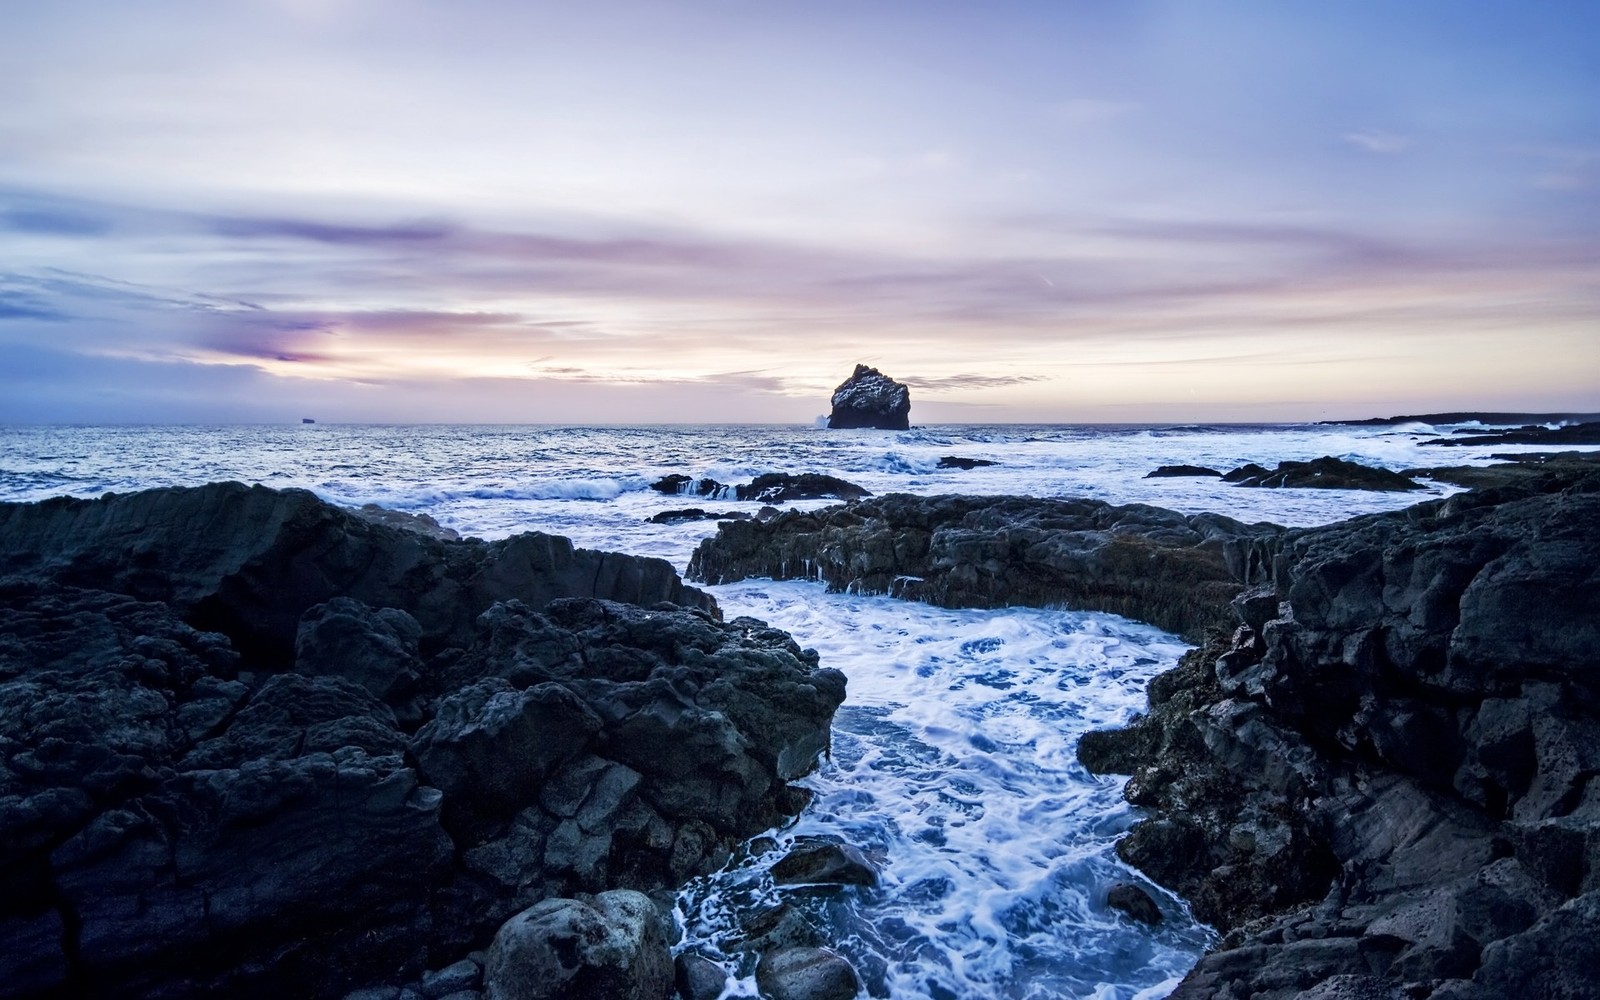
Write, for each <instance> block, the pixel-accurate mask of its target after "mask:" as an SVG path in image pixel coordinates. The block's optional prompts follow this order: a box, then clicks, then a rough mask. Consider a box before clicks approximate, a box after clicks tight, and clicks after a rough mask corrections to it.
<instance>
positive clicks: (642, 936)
mask: <svg viewBox="0 0 1600 1000" xmlns="http://www.w3.org/2000/svg"><path fill="white" fill-rule="evenodd" d="M672 971H673V970H672V954H671V952H670V951H669V950H668V948H667V928H666V921H665V920H664V919H663V918H662V916H661V913H660V911H659V910H657V909H656V905H655V904H654V903H652V902H651V901H650V897H648V896H646V895H644V894H642V893H638V892H633V891H630V890H627V889H614V890H612V891H610V892H602V893H600V894H599V895H598V896H595V897H593V899H592V901H585V900H578V899H547V900H545V901H543V902H541V903H536V904H535V905H533V906H532V907H529V908H528V909H527V910H524V911H523V912H522V913H519V914H517V916H515V917H513V918H512V919H510V920H508V921H506V923H505V925H504V926H502V927H501V928H500V930H499V932H498V933H497V934H495V937H494V943H493V944H492V945H490V946H489V958H488V962H487V963H486V965H485V967H484V972H483V985H484V995H485V997H486V998H487V1000H667V998H668V997H670V996H671V994H672V992H673V976H672Z"/></svg>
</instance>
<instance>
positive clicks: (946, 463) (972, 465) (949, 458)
mask: <svg viewBox="0 0 1600 1000" xmlns="http://www.w3.org/2000/svg"><path fill="white" fill-rule="evenodd" d="M999 464H1000V463H999V462H996V461H993V460H991V459H987V458H963V457H962V456H960V455H946V456H944V457H943V458H941V459H939V468H941V469H969V470H970V469H977V468H982V467H983V466H986V465H999Z"/></svg>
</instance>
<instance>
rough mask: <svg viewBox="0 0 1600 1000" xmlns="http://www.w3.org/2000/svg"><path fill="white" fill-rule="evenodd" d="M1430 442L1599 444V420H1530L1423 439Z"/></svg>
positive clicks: (1466, 443) (1446, 443) (1459, 444)
mask: <svg viewBox="0 0 1600 1000" xmlns="http://www.w3.org/2000/svg"><path fill="white" fill-rule="evenodd" d="M1423 444H1429V445H1454V446H1461V445H1501V444H1554V445H1572V444H1600V421H1595V420H1591V421H1587V422H1584V423H1576V424H1566V425H1564V426H1561V427H1544V426H1540V425H1538V424H1529V425H1526V426H1523V427H1517V428H1511V429H1507V430H1497V431H1491V432H1489V433H1486V434H1467V435H1464V436H1459V437H1447V438H1439V439H1438V440H1436V441H1424V442H1423Z"/></svg>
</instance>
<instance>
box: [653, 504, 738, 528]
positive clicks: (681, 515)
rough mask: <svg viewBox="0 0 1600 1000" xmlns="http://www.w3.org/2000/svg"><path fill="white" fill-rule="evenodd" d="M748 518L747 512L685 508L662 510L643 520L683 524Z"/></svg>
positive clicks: (656, 522)
mask: <svg viewBox="0 0 1600 1000" xmlns="http://www.w3.org/2000/svg"><path fill="white" fill-rule="evenodd" d="M750 516H751V515H750V513H749V512H748V511H743V510H722V511H716V510H705V509H703V508H700V507H685V508H683V509H681V510H664V511H661V512H660V513H658V514H652V515H650V516H649V517H648V518H646V519H645V520H647V521H649V522H650V523H651V524H685V523H687V522H689V521H743V520H745V519H746V518H748V517H750Z"/></svg>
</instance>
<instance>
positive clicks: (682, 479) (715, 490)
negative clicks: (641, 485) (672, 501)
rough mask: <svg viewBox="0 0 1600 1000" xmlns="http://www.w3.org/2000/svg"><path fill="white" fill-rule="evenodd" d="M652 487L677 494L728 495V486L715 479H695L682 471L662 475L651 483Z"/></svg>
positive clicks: (673, 494) (661, 491) (715, 496)
mask: <svg viewBox="0 0 1600 1000" xmlns="http://www.w3.org/2000/svg"><path fill="white" fill-rule="evenodd" d="M650 488H651V489H653V490H656V491H657V492H659V493H666V494H668V495H669V496H676V495H678V494H680V493H689V494H693V495H694V496H701V497H711V498H713V499H718V500H720V499H722V498H724V497H726V496H727V495H728V487H727V486H725V485H723V484H722V483H719V482H717V481H716V480H715V479H694V478H691V477H689V476H686V475H684V474H683V473H681V472H675V473H673V474H672V475H670V476H662V477H661V478H660V479H658V480H656V481H655V482H653V483H651V484H650Z"/></svg>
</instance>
